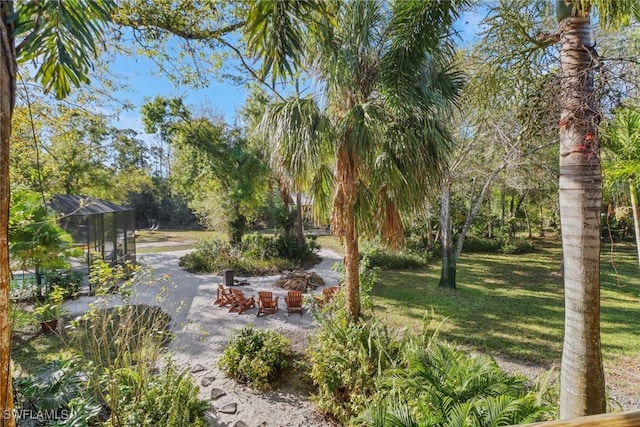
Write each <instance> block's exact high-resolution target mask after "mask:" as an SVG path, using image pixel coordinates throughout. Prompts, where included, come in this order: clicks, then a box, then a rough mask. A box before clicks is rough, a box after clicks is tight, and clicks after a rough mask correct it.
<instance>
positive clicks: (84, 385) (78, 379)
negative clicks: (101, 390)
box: [14, 359, 101, 427]
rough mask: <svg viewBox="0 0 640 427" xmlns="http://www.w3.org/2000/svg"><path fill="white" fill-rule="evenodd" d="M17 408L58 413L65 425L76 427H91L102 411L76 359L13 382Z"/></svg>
mask: <svg viewBox="0 0 640 427" xmlns="http://www.w3.org/2000/svg"><path fill="white" fill-rule="evenodd" d="M14 407H15V408H18V409H20V410H27V411H33V412H34V413H37V412H40V411H55V412H53V414H55V415H56V416H58V417H60V418H61V419H60V420H59V421H61V422H64V423H65V424H64V425H68V426H76V427H83V426H88V425H90V424H89V423H90V422H91V421H94V420H96V418H97V416H98V414H99V413H100V410H101V406H100V405H99V404H98V403H96V402H95V400H94V399H93V397H92V394H91V391H90V390H89V384H88V379H87V376H86V375H85V374H84V373H83V372H82V371H81V370H80V364H79V363H78V361H77V360H76V359H62V360H55V361H52V362H49V363H47V364H46V365H44V366H42V368H41V369H40V370H39V371H38V372H37V373H36V374H35V375H33V376H31V377H22V378H16V379H14ZM91 425H93V424H91Z"/></svg>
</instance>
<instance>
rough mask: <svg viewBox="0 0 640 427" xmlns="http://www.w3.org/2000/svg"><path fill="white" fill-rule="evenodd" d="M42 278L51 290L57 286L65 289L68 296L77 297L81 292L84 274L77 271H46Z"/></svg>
mask: <svg viewBox="0 0 640 427" xmlns="http://www.w3.org/2000/svg"><path fill="white" fill-rule="evenodd" d="M42 278H43V279H44V281H45V283H46V284H47V288H48V289H49V290H51V289H53V288H54V287H56V286H57V287H59V288H62V289H64V290H65V291H66V292H65V294H66V295H71V296H75V295H77V294H78V293H79V292H80V285H81V284H82V281H83V279H84V273H83V272H82V271H77V270H76V271H74V270H45V271H43V272H42Z"/></svg>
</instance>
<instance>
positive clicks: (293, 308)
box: [284, 291, 302, 316]
mask: <svg viewBox="0 0 640 427" xmlns="http://www.w3.org/2000/svg"><path fill="white" fill-rule="evenodd" d="M284 302H285V303H287V313H288V314H291V313H295V312H299V313H300V316H302V292H301V291H289V292H287V296H286V297H284Z"/></svg>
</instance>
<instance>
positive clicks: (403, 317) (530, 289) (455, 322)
mask: <svg viewBox="0 0 640 427" xmlns="http://www.w3.org/2000/svg"><path fill="white" fill-rule="evenodd" d="M536 247H537V248H538V250H537V251H536V252H535V253H532V254H525V255H499V254H479V253H478V254H463V255H462V257H461V260H460V262H459V265H458V276H457V279H458V289H457V290H456V291H450V290H443V289H438V288H437V283H438V279H439V273H440V266H439V264H438V263H437V262H435V263H433V264H432V265H431V266H430V267H428V268H425V269H418V270H413V271H381V272H380V274H379V281H378V284H377V285H376V287H375V289H374V291H373V296H374V301H375V304H376V308H377V310H378V312H379V314H380V315H381V317H382V318H384V319H385V320H386V321H387V322H388V323H389V324H390V325H391V326H403V327H406V326H410V327H418V326H419V325H420V324H421V321H422V319H423V318H424V316H425V313H429V312H432V313H433V314H434V315H435V317H436V318H437V319H438V320H441V319H446V320H445V321H444V323H443V325H442V326H441V329H440V334H441V336H443V337H444V338H446V339H448V340H451V341H453V342H455V343H458V344H461V345H466V346H470V347H472V348H475V349H478V350H480V351H485V350H486V351H487V352H489V353H492V354H502V355H505V356H507V357H512V358H517V359H519V360H523V361H532V362H537V363H541V364H543V365H547V366H551V365H552V364H557V363H559V361H560V357H561V350H562V340H563V323H564V309H563V307H564V296H563V289H562V277H561V275H560V273H559V269H560V243H559V242H558V241H548V240H547V241H538V242H537V243H536ZM613 258H614V260H615V262H614V263H612V262H611V260H610V249H609V248H608V247H604V248H603V253H602V343H603V353H604V355H605V360H606V361H607V363H608V364H611V363H615V361H616V360H618V356H624V358H625V359H627V357H632V358H635V359H637V358H638V356H639V355H638V342H640V329H638V327H637V325H638V324H640V310H639V308H640V307H639V306H638V302H639V298H638V297H639V295H640V280H639V279H638V272H639V270H640V269H639V267H638V264H637V260H636V258H635V247H634V246H632V245H628V244H618V245H616V247H615V248H614V257H613ZM614 267H615V268H614ZM639 362H640V360H636V364H637V363H639Z"/></svg>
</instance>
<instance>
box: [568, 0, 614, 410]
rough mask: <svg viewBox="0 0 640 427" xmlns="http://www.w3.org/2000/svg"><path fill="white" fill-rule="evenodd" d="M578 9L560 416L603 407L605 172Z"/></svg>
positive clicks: (571, 81)
mask: <svg viewBox="0 0 640 427" xmlns="http://www.w3.org/2000/svg"><path fill="white" fill-rule="evenodd" d="M587 12H588V11H585V10H581V9H580V8H577V10H576V11H575V12H574V13H573V14H572V16H569V17H567V18H565V19H563V20H561V21H560V33H561V36H560V43H561V51H560V60H561V65H562V73H563V76H562V89H561V93H560V100H561V103H562V113H561V118H560V123H559V126H560V185H559V187H560V191H559V201H560V221H561V226H562V253H563V259H564V289H565V333H564V344H563V351H562V368H561V377H560V386H561V390H560V417H561V418H563V419H567V418H575V417H580V416H583V415H591V414H598V413H603V412H605V410H606V401H605V382H604V371H603V367H602V353H601V349H600V210H601V205H602V175H601V170H600V152H599V147H598V144H597V134H596V132H597V120H596V113H595V107H594V100H593V96H594V88H593V70H592V68H591V67H592V60H591V55H590V51H589V50H588V47H589V46H591V34H590V31H591V29H590V19H589V15H588V13H587Z"/></svg>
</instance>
